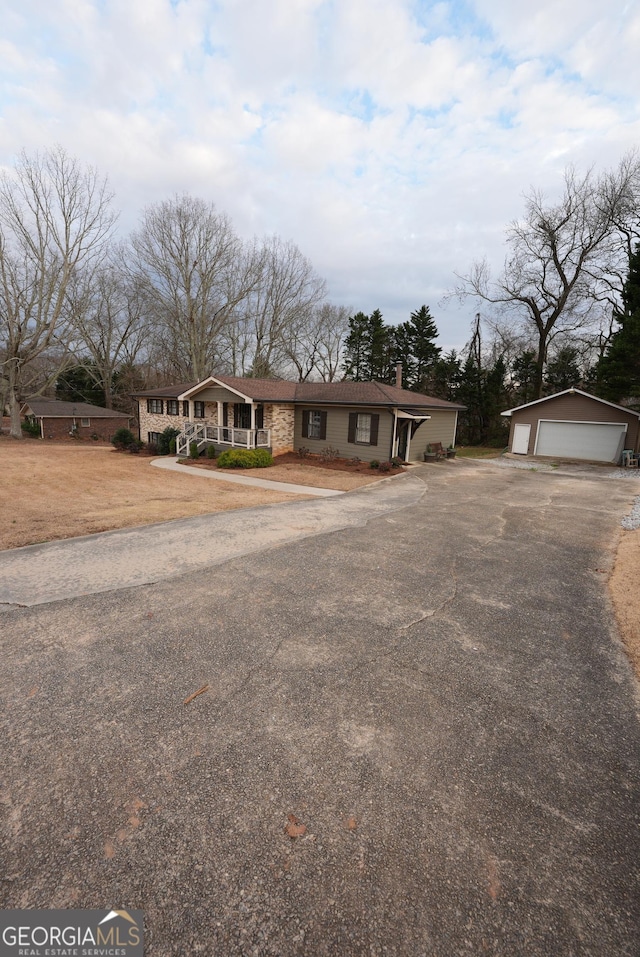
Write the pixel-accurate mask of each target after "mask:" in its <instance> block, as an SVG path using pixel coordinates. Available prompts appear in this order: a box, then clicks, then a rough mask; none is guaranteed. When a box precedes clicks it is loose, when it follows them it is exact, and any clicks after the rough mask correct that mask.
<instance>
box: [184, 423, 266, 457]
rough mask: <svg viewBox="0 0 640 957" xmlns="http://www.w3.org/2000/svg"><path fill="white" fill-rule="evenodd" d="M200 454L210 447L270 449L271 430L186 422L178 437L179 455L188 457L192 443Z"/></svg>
mask: <svg viewBox="0 0 640 957" xmlns="http://www.w3.org/2000/svg"><path fill="white" fill-rule="evenodd" d="M192 442H195V443H196V445H197V447H198V452H201V451H202V450H203V449H205V448H206V447H207V446H208V445H213V446H215V447H216V448H229V449H231V448H237V449H269V448H271V429H243V428H235V426H229V425H208V424H207V423H205V422H185V423H184V426H183V429H182V432H181V433H180V435H178V436H177V437H176V452H177V454H178V455H188V454H189V451H190V447H191V443H192Z"/></svg>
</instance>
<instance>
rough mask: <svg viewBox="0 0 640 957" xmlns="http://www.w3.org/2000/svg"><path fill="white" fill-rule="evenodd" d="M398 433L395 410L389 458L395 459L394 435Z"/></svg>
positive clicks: (395, 411)
mask: <svg viewBox="0 0 640 957" xmlns="http://www.w3.org/2000/svg"><path fill="white" fill-rule="evenodd" d="M397 431H398V410H397V408H395V409H394V410H393V432H392V434H391V455H390V456H389V458H392V459H393V458H395V457H396V433H397Z"/></svg>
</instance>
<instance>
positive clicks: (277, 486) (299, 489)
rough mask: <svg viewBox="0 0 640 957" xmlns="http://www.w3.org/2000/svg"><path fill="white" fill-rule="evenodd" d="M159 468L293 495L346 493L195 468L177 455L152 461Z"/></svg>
mask: <svg viewBox="0 0 640 957" xmlns="http://www.w3.org/2000/svg"><path fill="white" fill-rule="evenodd" d="M151 465H154V466H155V467H156V468H157V469H168V470H169V471H171V472H182V473H183V474H184V473H185V472H188V473H189V474H190V475H197V476H198V477H199V478H203V477H204V478H209V479H214V480H215V481H217V482H231V483H232V484H235V485H254V486H256V487H257V488H266V489H269V490H270V491H272V492H291V494H292V495H315V496H317V497H318V498H331V496H333V495H344V492H340V491H338V490H336V489H334V488H316V487H315V486H312V485H293V484H292V483H291V484H290V483H289V482H271V481H270V480H269V479H258V478H253V477H252V476H249V475H230V474H229V473H228V472H223V473H222V474H220V473H219V472H214V471H213V470H212V469H211V470H209V469H198V470H197V471H196V470H194V469H193V468H192V467H191V466H190V465H180V463H179V462H178V459H177V457H174V456H171V457H169V458H161V459H154V460H153V461H152V462H151Z"/></svg>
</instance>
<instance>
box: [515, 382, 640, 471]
mask: <svg viewBox="0 0 640 957" xmlns="http://www.w3.org/2000/svg"><path fill="white" fill-rule="evenodd" d="M502 415H504V416H505V417H506V418H510V419H511V430H510V433H509V451H510V452H513V453H515V454H516V455H547V456H552V457H554V458H566V459H584V460H586V461H589V462H610V463H612V464H617V463H619V462H620V461H621V458H622V451H623V449H631V450H632V451H638V443H639V437H640V428H639V421H640V413H638V412H633V411H632V410H631V409H625V408H624V407H623V406H620V405H614V404H613V403H612V402H606V401H605V400H604V399H599V398H597V397H596V396H595V395H589V393H588V392H582V391H581V390H580V389H567V390H566V391H565V392H557V393H556V394H555V395H550V396H547V398H545V399H538V400H537V401H535V402H528V403H527V404H526V405H521V406H518V407H517V408H515V409H509V410H508V411H507V412H503V413H502Z"/></svg>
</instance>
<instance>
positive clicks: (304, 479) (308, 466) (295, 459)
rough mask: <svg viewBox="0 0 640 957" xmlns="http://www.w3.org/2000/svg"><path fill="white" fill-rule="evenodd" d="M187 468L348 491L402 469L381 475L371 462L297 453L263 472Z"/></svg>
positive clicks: (196, 464)
mask: <svg viewBox="0 0 640 957" xmlns="http://www.w3.org/2000/svg"><path fill="white" fill-rule="evenodd" d="M180 461H181V462H182V463H183V464H184V465H190V466H192V467H193V468H196V469H215V470H216V471H218V472H219V473H220V474H221V475H222V474H224V473H225V472H229V473H230V474H234V475H247V476H252V477H253V478H259V479H269V481H271V482H285V483H289V484H293V485H313V486H315V487H316V488H333V489H336V490H338V491H341V492H349V491H350V490H351V489H354V488H362V486H363V485H370V484H371V483H372V482H379V481H380V479H381V478H387V477H388V476H389V475H398V474H400V472H401V471H402V470H401V469H393V471H392V472H387V473H381V472H380V471H378V470H377V469H372V468H371V467H370V465H369V463H368V462H359V463H358V462H354V461H353V460H352V459H337V460H334V461H333V462H323V461H322V459H320V458H318V457H315V456H314V457H311V456H309V457H307V458H304V459H301V458H300V456H299V455H296V454H295V452H288V453H287V454H285V455H277V456H276V457H275V458H274V460H273V461H274V464H273V465H270V466H269V467H268V468H264V469H218V466H217V462H216V460H215V459H197V460H196V459H193V460H191V459H181V460H180Z"/></svg>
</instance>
